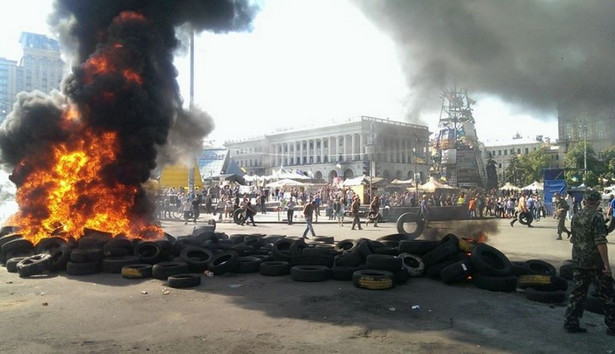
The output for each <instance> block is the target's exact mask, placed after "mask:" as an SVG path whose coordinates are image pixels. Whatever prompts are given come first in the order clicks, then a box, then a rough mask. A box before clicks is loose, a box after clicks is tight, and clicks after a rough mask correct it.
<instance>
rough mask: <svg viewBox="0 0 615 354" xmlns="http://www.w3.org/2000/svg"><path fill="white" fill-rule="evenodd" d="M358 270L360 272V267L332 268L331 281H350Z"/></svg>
mask: <svg viewBox="0 0 615 354" xmlns="http://www.w3.org/2000/svg"><path fill="white" fill-rule="evenodd" d="M357 270H359V267H344V266H335V267H333V268H331V279H334V280H344V281H350V280H352V274H353V273H354V272H356V271H357Z"/></svg>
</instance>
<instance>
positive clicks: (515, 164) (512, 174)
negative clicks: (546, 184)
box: [506, 149, 549, 187]
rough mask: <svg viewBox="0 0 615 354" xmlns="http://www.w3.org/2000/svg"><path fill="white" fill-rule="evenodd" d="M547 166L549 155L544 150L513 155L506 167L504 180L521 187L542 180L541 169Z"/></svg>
mask: <svg viewBox="0 0 615 354" xmlns="http://www.w3.org/2000/svg"><path fill="white" fill-rule="evenodd" d="M547 167H549V156H548V155H547V154H546V153H545V151H544V150H542V149H538V150H534V151H531V152H530V153H529V154H527V155H522V154H520V155H515V156H514V157H513V158H512V159H511V160H510V164H509V165H508V167H507V168H506V182H510V183H512V184H513V185H515V186H519V187H523V186H525V185H528V184H530V183H532V182H534V181H540V180H542V170H543V169H544V168H547Z"/></svg>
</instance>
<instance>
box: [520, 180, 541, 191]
mask: <svg viewBox="0 0 615 354" xmlns="http://www.w3.org/2000/svg"><path fill="white" fill-rule="evenodd" d="M521 189H523V190H532V191H542V190H544V187H543V185H542V183H540V182H538V181H534V182H533V183H532V184H530V185H527V186H525V187H523V188H521Z"/></svg>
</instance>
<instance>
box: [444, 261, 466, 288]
mask: <svg viewBox="0 0 615 354" xmlns="http://www.w3.org/2000/svg"><path fill="white" fill-rule="evenodd" d="M471 275H472V265H471V264H470V261H468V260H465V261H459V262H456V263H453V264H451V265H449V266H447V267H445V268H443V269H442V270H441V271H440V279H442V281H443V282H444V283H445V284H453V283H463V282H465V281H467V280H468V276H471Z"/></svg>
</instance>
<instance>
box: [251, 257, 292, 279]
mask: <svg viewBox="0 0 615 354" xmlns="http://www.w3.org/2000/svg"><path fill="white" fill-rule="evenodd" d="M258 271H259V273H261V275H264V276H271V277H275V276H280V275H288V274H290V264H289V263H288V262H286V261H267V262H262V263H261V265H260V267H259V270H258Z"/></svg>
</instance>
